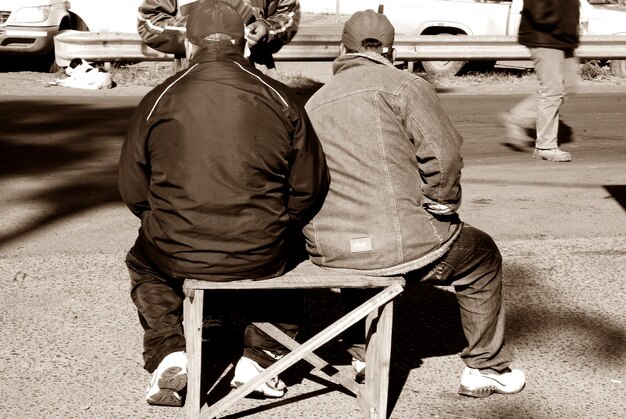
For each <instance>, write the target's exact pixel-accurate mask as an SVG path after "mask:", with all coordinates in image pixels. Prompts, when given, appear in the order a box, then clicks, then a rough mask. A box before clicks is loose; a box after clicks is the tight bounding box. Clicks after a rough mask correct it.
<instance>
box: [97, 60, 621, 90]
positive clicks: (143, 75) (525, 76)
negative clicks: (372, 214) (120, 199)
mask: <svg viewBox="0 0 626 419" xmlns="http://www.w3.org/2000/svg"><path fill="white" fill-rule="evenodd" d="M109 71H110V72H111V75H112V77H113V80H114V81H115V82H116V83H117V85H118V86H121V87H154V86H156V85H158V84H160V83H162V82H163V81H164V80H165V79H167V78H168V77H170V76H171V75H173V74H174V64H173V63H172V62H145V63H139V64H133V65H113V66H112V67H111V68H110V69H109ZM417 74H418V75H419V76H421V77H423V78H424V79H426V80H427V81H428V82H430V83H431V84H432V85H433V86H435V87H438V88H445V87H455V86H456V87H458V86H486V85H505V86H506V85H513V84H516V83H519V82H527V81H535V80H536V79H537V78H536V75H535V72H534V71H533V70H532V69H528V68H516V67H511V68H509V67H496V68H494V69H493V70H491V71H488V72H480V71H469V72H466V73H463V74H461V75H458V76H447V77H443V76H433V75H430V74H428V73H425V72H418V73H417ZM580 77H581V79H582V80H584V81H592V82H593V81H600V82H601V81H615V82H616V83H618V84H620V81H623V79H619V80H618V78H617V77H616V76H613V75H611V70H610V68H609V66H608V65H607V64H606V63H603V62H601V61H597V60H593V61H586V62H583V63H581V65H580ZM277 78H278V79H279V80H280V81H282V82H283V83H285V84H286V85H288V86H290V87H291V88H293V89H295V90H296V91H298V92H307V91H310V92H314V91H316V90H317V89H319V88H320V87H321V85H322V83H320V82H318V81H316V80H312V79H310V78H308V77H306V76H304V75H302V74H284V73H281V72H280V71H279V72H278V73H277Z"/></svg>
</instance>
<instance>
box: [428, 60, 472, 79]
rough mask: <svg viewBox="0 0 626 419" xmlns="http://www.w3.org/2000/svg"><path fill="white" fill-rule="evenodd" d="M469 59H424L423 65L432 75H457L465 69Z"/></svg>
mask: <svg viewBox="0 0 626 419" xmlns="http://www.w3.org/2000/svg"><path fill="white" fill-rule="evenodd" d="M465 64H467V61H422V67H423V68H424V71H426V72H427V73H428V74H430V75H431V76H439V77H450V76H456V75H457V74H459V73H460V72H461V70H463V67H465Z"/></svg>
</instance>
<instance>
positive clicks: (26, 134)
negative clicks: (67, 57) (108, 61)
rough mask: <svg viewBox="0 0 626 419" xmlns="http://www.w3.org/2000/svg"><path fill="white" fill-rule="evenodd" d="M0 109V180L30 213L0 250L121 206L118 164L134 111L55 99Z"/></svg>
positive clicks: (5, 105)
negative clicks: (50, 225)
mask: <svg viewBox="0 0 626 419" xmlns="http://www.w3.org/2000/svg"><path fill="white" fill-rule="evenodd" d="M66 100H67V98H66ZM69 100H71V99H69ZM2 106H3V109H4V111H3V112H2V114H1V115H0V124H1V125H0V126H2V130H1V131H0V179H5V178H9V177H10V178H11V179H15V182H12V184H13V185H15V186H16V187H14V188H13V190H12V192H11V194H12V195H16V196H11V197H10V198H11V200H12V201H14V202H17V201H19V202H23V203H28V207H30V208H31V209H33V211H34V213H33V215H32V216H31V218H30V219H29V220H28V221H27V222H26V223H21V224H19V225H18V226H17V227H16V228H14V229H12V230H8V229H5V232H3V233H2V234H0V245H3V244H6V243H8V242H10V241H11V240H13V239H15V238H18V237H21V236H23V235H24V234H28V233H32V232H34V231H36V230H37V229H39V228H41V227H42V226H44V225H46V224H48V223H51V222H55V221H59V220H63V219H65V218H68V217H71V216H73V215H76V214H79V213H81V212H84V211H87V210H89V209H91V208H94V207H98V206H102V205H106V204H109V203H112V202H119V201H120V196H119V193H118V190H117V161H118V158H119V150H120V148H121V144H122V142H123V138H124V134H125V131H126V127H127V124H128V120H129V118H130V116H131V115H132V112H133V110H134V107H132V106H119V104H110V103H108V102H107V103H104V102H98V103H96V104H92V105H85V104H80V103H78V104H77V103H67V102H65V101H63V100H59V99H54V98H53V99H48V98H46V99H45V100H42V101H40V102H33V101H32V100H28V101H19V100H18V101H5V102H3V103H2ZM9 110H10V111H9ZM31 178H36V182H37V185H36V187H31V186H30V185H29V184H30V183H31V182H33V179H31ZM21 185H26V186H25V187H21ZM5 194H6V193H5ZM5 197H6V195H5ZM4 221H5V222H7V218H6V216H5V220H4Z"/></svg>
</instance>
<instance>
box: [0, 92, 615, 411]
mask: <svg viewBox="0 0 626 419" xmlns="http://www.w3.org/2000/svg"><path fill="white" fill-rule="evenodd" d="M519 98H521V96H520V95H517V94H505V95H502V94H498V95H464V94H457V93H455V92H442V100H443V103H444V106H445V107H446V108H447V109H448V110H449V111H450V114H451V117H452V119H453V121H454V123H455V124H456V126H457V128H458V129H459V130H460V131H461V133H462V134H463V135H464V137H465V146H464V153H465V156H466V159H465V161H466V167H465V169H464V206H463V209H462V216H463V217H464V218H465V220H466V221H468V222H470V223H471V224H473V225H475V226H477V227H481V228H483V229H485V230H486V231H489V232H490V233H492V234H493V236H494V237H495V238H496V241H497V242H498V243H499V245H500V247H501V250H502V253H503V255H504V258H505V274H506V280H505V292H506V295H507V310H508V319H509V321H508V342H509V344H510V346H511V347H512V348H513V350H514V352H515V355H516V360H517V361H516V365H517V366H520V367H522V368H524V369H525V370H526V372H527V374H528V386H527V389H526V390H524V392H523V393H521V394H519V395H516V396H509V397H501V396H493V397H490V398H488V399H485V400H468V399H465V398H460V397H458V396H457V395H456V389H457V386H458V379H459V376H460V373H461V371H462V367H463V365H462V363H461V361H460V360H459V358H458V356H457V354H458V352H459V351H460V350H461V349H462V347H463V337H462V334H461V330H460V324H459V317H458V309H457V308H456V306H455V300H454V296H453V294H451V293H450V290H448V289H433V288H421V287H409V288H408V289H407V291H406V292H405V294H404V295H403V297H402V298H401V299H400V301H399V303H398V304H397V306H396V320H397V323H396V329H395V335H394V349H393V366H392V368H393V370H392V377H391V399H390V406H391V408H392V409H393V410H392V414H391V417H393V418H422V417H444V418H458V417H464V418H492V417H494V418H495V417H502V418H504V417H508V418H562V417H571V418H613V417H621V416H623V414H624V411H625V409H626V390H625V387H624V383H625V381H626V363H625V359H626V353H625V352H626V351H625V349H624V348H626V314H625V312H624V306H625V304H624V303H625V301H626V287H625V285H624V278H625V277H626V257H625V254H626V227H625V226H624V225H625V224H624V208H626V171H625V170H624V168H625V165H624V162H625V157H626V141H625V140H626V134H625V132H624V122H623V121H624V120H626V115H625V114H626V106H625V102H626V94H625V93H623V91H622V92H621V93H620V92H618V93H610V94H594V93H585V94H581V95H579V96H577V97H576V98H575V99H574V100H573V101H571V102H570V103H569V104H568V105H567V107H566V109H565V112H564V113H565V122H567V123H568V124H569V125H570V126H571V128H572V130H573V138H572V141H571V142H569V143H567V144H566V145H565V148H567V149H569V150H570V151H571V152H572V154H573V157H574V161H573V162H572V163H563V164H557V163H549V162H544V161H537V160H533V159H532V158H530V149H529V148H528V147H527V145H525V144H516V145H506V144H503V143H505V142H506V141H505V139H504V138H503V131H502V129H501V128H500V127H499V126H498V124H497V121H496V117H495V115H496V114H497V113H498V112H499V111H501V110H504V109H506V108H508V107H510V106H511V105H512V104H513V103H514V102H515V101H516V100H518V99H519ZM138 100H139V97H138V96H136V95H135V96H102V95H97V94H95V93H94V94H87V95H84V96H73V97H55V96H50V95H48V96H45V97H43V96H38V97H27V98H26V97H11V96H2V97H0V108H1V109H2V111H1V112H0V127H1V129H0V162H1V164H0V190H2V194H1V195H0V219H1V220H2V223H1V224H0V305H1V306H2V307H3V310H2V314H1V318H0V323H1V324H2V327H1V328H0V341H1V342H3V344H2V345H0V376H1V377H2V380H1V381H0V394H2V403H0V418H32V417H47V418H73V417H76V418H123V417H164V418H176V417H182V416H183V415H182V411H181V410H179V409H163V408H153V407H148V406H146V405H145V404H144V402H143V399H142V397H143V390H144V386H145V385H146V384H147V380H148V375H147V374H146V373H145V372H143V371H142V369H141V335H140V327H139V324H138V322H137V320H136V315H135V314H134V312H133V309H132V304H131V303H130V301H129V299H128V296H127V292H128V282H127V274H126V271H125V268H124V266H123V263H122V260H123V256H124V252H125V251H126V250H127V249H128V248H129V247H130V246H131V245H132V241H133V239H134V230H135V228H136V227H137V225H138V224H137V222H136V220H135V219H133V217H132V216H131V215H130V213H129V212H128V211H126V210H125V208H123V206H122V204H121V203H120V202H119V196H118V194H117V190H116V185H115V176H116V167H115V166H116V160H117V155H118V153H119V147H120V144H121V141H122V136H123V132H124V130H125V128H126V124H127V121H128V119H129V117H130V114H131V112H132V110H133V107H134V106H135V105H136V103H137V102H138ZM320 306H323V307H324V311H325V312H327V311H328V310H331V309H332V308H333V307H336V306H337V296H336V295H322V294H320V295H313V296H312V298H311V300H310V302H309V308H310V310H309V311H311V312H314V311H315V308H317V307H320ZM324 320H325V319H321V320H320V318H319V316H312V318H311V325H310V326H308V327H306V328H305V329H304V330H303V333H304V334H307V333H310V332H311V330H312V329H314V328H315V325H316V324H318V322H319V321H324ZM325 353H326V355H328V356H329V357H330V359H334V360H335V361H337V362H339V363H340V364H343V365H344V367H343V368H346V369H347V370H349V367H348V366H347V364H346V363H347V361H348V360H347V358H346V357H345V356H344V354H343V352H342V351H341V350H340V348H339V347H338V346H332V347H329V348H325ZM211 361H213V363H214V364H215V365H222V364H221V363H223V362H224V357H223V356H222V357H220V356H217V354H215V358H214V359H212V360H211ZM302 374H308V370H307V368H306V367H305V366H302V367H301V368H299V369H298V370H297V371H296V373H292V374H289V375H288V376H287V377H286V379H287V381H288V382H289V384H291V386H290V392H289V397H288V398H287V399H286V400H283V401H280V402H269V403H268V402H259V401H256V400H246V401H245V402H244V403H242V404H241V405H239V406H237V407H236V409H233V410H232V411H231V412H230V413H231V416H229V417H244V416H245V417H255V418H276V417H280V418H293V417H306V418H311V417H320V418H321V417H329V418H352V417H358V412H357V405H356V402H355V401H354V399H353V398H352V397H350V396H349V395H346V394H344V393H342V392H340V391H329V390H327V389H326V388H325V386H324V385H322V384H323V383H324V380H323V379H322V378H320V376H319V375H316V374H315V373H314V374H312V375H305V377H306V378H305V379H302ZM294 401H298V402H297V403H294ZM270 407H271V409H270ZM237 412H239V413H237Z"/></svg>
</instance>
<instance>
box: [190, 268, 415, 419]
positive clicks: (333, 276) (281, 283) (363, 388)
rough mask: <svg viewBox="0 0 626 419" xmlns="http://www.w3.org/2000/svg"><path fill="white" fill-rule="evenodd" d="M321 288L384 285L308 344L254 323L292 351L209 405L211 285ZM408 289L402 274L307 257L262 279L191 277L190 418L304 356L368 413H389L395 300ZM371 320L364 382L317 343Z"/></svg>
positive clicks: (375, 417) (217, 408) (378, 417)
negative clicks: (338, 266) (323, 263)
mask: <svg viewBox="0 0 626 419" xmlns="http://www.w3.org/2000/svg"><path fill="white" fill-rule="evenodd" d="M320 288H381V291H379V292H378V293H376V294H375V295H374V296H373V297H371V298H370V299H369V300H367V301H366V302H365V303H363V304H362V305H360V306H359V307H357V308H355V309H354V310H352V311H351V312H349V313H347V314H346V315H344V316H343V317H341V318H340V319H339V320H337V321H335V322H334V323H332V324H330V325H329V326H327V327H326V328H325V329H323V330H322V331H321V332H319V333H318V334H316V335H315V336H313V337H311V338H310V339H309V340H307V341H306V342H305V343H302V344H300V343H298V342H296V341H295V340H293V339H291V338H289V337H288V336H287V335H286V334H284V333H283V332H281V331H280V330H279V329H278V328H276V327H274V326H273V325H272V324H270V323H254V325H256V326H257V327H258V328H260V329H261V330H263V331H264V332H265V333H267V334H268V335H269V336H271V337H272V338H274V339H275V340H276V341H278V342H280V343H281V344H283V345H284V346H285V347H287V348H288V349H289V350H290V352H289V353H288V354H286V355H285V356H283V357H282V358H281V359H280V360H278V361H277V362H276V363H274V364H273V365H272V366H270V367H269V368H267V369H266V370H265V371H263V373H261V374H259V375H258V376H256V377H255V378H254V379H253V380H251V381H249V382H247V383H246V384H245V385H243V386H241V387H239V388H237V389H235V390H233V391H231V392H230V393H229V394H227V395H226V396H225V397H223V398H222V399H221V400H219V401H217V402H216V403H214V404H212V405H211V406H207V407H206V408H204V409H203V406H201V405H200V401H201V394H200V393H201V385H200V375H201V371H202V314H203V303H204V291H205V290H268V289H320ZM403 288H404V279H402V278H400V277H374V276H365V275H354V274H346V273H344V272H341V271H339V270H332V269H326V268H321V267H318V266H316V265H314V264H312V263H311V262H309V261H306V262H303V263H301V264H300V265H298V266H297V267H296V268H295V269H293V270H292V271H290V272H288V273H287V274H285V275H283V276H281V277H277V278H272V279H265V280H259V281H253V280H242V281H231V282H210V281H200V280H195V279H187V280H185V284H184V287H183V289H184V292H185V296H186V298H185V301H184V328H185V338H186V340H187V357H188V360H189V364H188V382H187V399H186V402H185V410H186V415H187V417H188V418H197V417H205V418H214V417H217V416H218V415H219V414H220V413H221V412H223V411H224V410H225V409H227V408H229V407H231V406H232V405H234V404H235V403H236V402H238V401H240V400H241V399H243V398H244V397H245V396H247V395H248V394H250V393H251V392H252V391H253V390H254V389H256V388H257V387H258V386H259V385H261V384H262V383H264V382H266V381H268V380H269V379H270V378H272V377H274V376H277V375H278V374H280V373H282V372H283V371H285V370H286V369H287V368H289V367H291V366H292V365H294V364H295V363H297V362H299V361H300V360H302V359H304V360H306V361H307V362H309V363H310V364H311V365H313V366H314V367H315V368H317V369H318V370H319V371H321V372H322V373H323V374H325V375H326V376H327V377H328V378H329V379H330V380H331V381H332V382H334V383H337V384H339V385H341V386H343V387H345V388H346V389H348V390H349V391H350V392H352V393H353V394H355V395H356V398H357V401H358V403H359V406H360V408H361V410H362V412H363V414H364V417H366V418H372V419H382V418H386V417H387V392H388V387H389V360H390V355H391V331H392V320H393V299H394V298H395V297H396V296H397V295H399V294H400V293H401V292H402V291H403ZM363 318H365V319H366V348H367V349H366V359H365V362H366V365H367V373H366V375H365V382H364V383H363V384H359V383H357V382H356V381H354V380H353V379H351V378H348V377H346V376H344V375H342V374H341V373H339V371H338V370H337V369H336V368H334V367H333V366H332V365H330V364H329V363H327V362H326V361H324V360H323V359H322V358H320V357H318V356H317V355H315V354H314V353H313V351H315V350H316V349H317V348H319V347H320V346H322V345H324V344H325V343H327V342H329V341H330V340H332V339H334V338H335V337H337V336H338V335H339V334H340V333H342V332H343V331H345V330H346V329H347V328H349V327H350V326H352V325H353V324H355V323H356V322H358V321H359V320H361V319H363Z"/></svg>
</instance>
